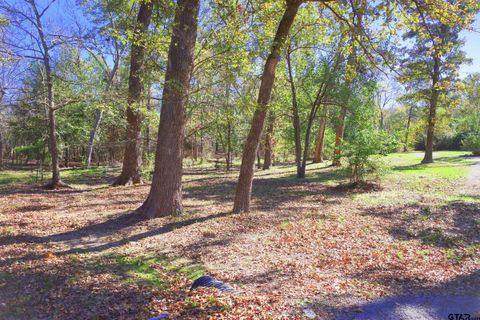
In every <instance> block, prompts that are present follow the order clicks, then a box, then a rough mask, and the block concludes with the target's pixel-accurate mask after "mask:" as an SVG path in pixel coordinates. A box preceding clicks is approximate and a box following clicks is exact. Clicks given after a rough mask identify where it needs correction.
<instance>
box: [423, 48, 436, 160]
mask: <svg viewBox="0 0 480 320" xmlns="http://www.w3.org/2000/svg"><path fill="white" fill-rule="evenodd" d="M433 61H434V65H433V75H432V94H431V97H430V107H429V110H428V126H427V141H426V143H425V156H424V157H423V160H422V163H432V162H433V138H434V135H435V122H436V113H437V102H438V96H439V95H440V91H439V90H438V88H437V83H438V82H439V80H440V58H438V57H436V56H435V57H434V59H433Z"/></svg>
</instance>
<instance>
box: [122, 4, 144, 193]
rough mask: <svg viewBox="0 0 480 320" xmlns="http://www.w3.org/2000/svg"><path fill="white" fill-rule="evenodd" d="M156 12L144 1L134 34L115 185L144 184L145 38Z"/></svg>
mask: <svg viewBox="0 0 480 320" xmlns="http://www.w3.org/2000/svg"><path fill="white" fill-rule="evenodd" d="M152 12H153V4H152V2H151V1H143V2H142V3H141V4H140V9H139V11H138V16H137V25H136V27H135V30H134V32H133V37H132V41H131V42H132V45H131V53H130V75H129V78H128V98H127V104H128V106H127V133H126V137H125V140H126V144H125V153H124V155H123V166H122V173H121V174H120V176H119V177H118V178H117V180H116V181H115V182H114V185H115V186H118V185H128V184H137V183H141V182H142V173H141V170H140V167H141V165H142V144H143V141H142V119H143V117H142V110H141V109H140V106H139V105H140V104H141V102H142V98H143V97H142V92H143V90H144V88H143V87H144V84H143V81H142V78H143V77H144V73H145V72H146V70H145V68H144V62H145V51H146V48H145V46H146V42H147V41H146V39H145V34H146V32H147V30H148V26H149V25H150V20H151V17H152Z"/></svg>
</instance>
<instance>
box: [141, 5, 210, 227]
mask: <svg viewBox="0 0 480 320" xmlns="http://www.w3.org/2000/svg"><path fill="white" fill-rule="evenodd" d="M199 7H200V0H179V1H178V2H177V7H176V12H175V19H174V23H173V26H174V27H173V32H172V39H171V42H170V48H169V51H168V64H167V72H166V74H165V85H164V88H163V95H162V109H161V114H160V125H159V129H158V140H157V150H156V159H155V171H154V174H153V181H152V187H151V189H150V193H149V195H148V197H147V199H146V200H145V202H144V203H143V205H142V206H141V207H140V208H139V209H138V211H139V212H140V213H142V214H144V215H146V216H147V217H150V218H153V217H159V216H167V215H173V214H176V213H180V212H182V211H183V205H182V171H183V166H182V161H183V142H184V133H185V105H186V102H187V98H188V91H189V89H190V78H191V74H192V69H193V58H194V49H195V41H196V38H197V18H198V11H199Z"/></svg>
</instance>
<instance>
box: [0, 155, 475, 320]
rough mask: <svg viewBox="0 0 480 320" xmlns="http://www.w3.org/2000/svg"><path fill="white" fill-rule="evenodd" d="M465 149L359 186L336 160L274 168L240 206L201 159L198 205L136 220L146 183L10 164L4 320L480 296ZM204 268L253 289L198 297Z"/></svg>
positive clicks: (266, 314)
mask: <svg viewBox="0 0 480 320" xmlns="http://www.w3.org/2000/svg"><path fill="white" fill-rule="evenodd" d="M463 155H464V153H463V152H437V153H435V154H434V157H435V160H436V161H435V163H434V164H430V165H420V164H418V163H419V162H420V160H421V158H422V154H421V153H418V152H413V153H404V154H394V155H389V156H388V157H387V158H386V163H387V167H388V168H387V172H386V174H385V176H383V177H382V178H381V180H380V181H379V185H378V186H376V187H372V188H357V189H351V188H348V187H346V182H348V181H347V180H346V177H345V173H344V171H343V170H342V169H337V168H333V167H329V166H327V164H312V165H309V166H308V170H307V178H306V179H303V180H299V179H296V178H295V175H294V173H295V168H294V166H292V165H282V166H276V167H274V168H273V169H271V170H268V171H258V172H256V175H255V181H254V187H253V207H252V211H251V212H250V213H248V214H240V215H234V214H232V213H231V208H232V199H233V193H234V187H235V181H236V177H237V175H238V172H231V173H225V172H223V171H220V170H214V169H211V168H206V167H195V166H192V167H188V168H186V169H185V177H184V181H185V184H184V204H185V214H183V215H181V216H178V217H168V218H158V219H153V220H144V219H142V218H141V217H139V216H137V215H134V214H132V211H133V210H134V209H135V208H137V207H139V206H140V205H141V203H142V201H143V200H144V199H145V197H146V195H147V193H148V191H149V186H148V185H142V186H134V187H117V188H113V187H109V186H108V184H109V183H110V182H112V180H113V179H114V177H115V175H116V174H117V173H118V170H117V169H108V168H107V169H105V168H97V169H90V170H81V169H77V170H68V171H67V170H65V171H63V172H62V174H63V176H64V180H65V181H66V182H68V183H69V184H70V185H71V186H72V189H62V190H60V191H47V190H44V189H42V188H41V187H40V185H36V184H32V175H33V173H32V172H30V171H5V172H2V173H0V319H148V318H150V317H153V316H157V315H160V314H163V313H167V314H169V316H170V319H302V318H310V319H314V318H315V319H316V318H318V319H334V318H336V317H337V316H338V315H340V314H342V313H344V312H354V313H358V314H359V315H360V314H361V313H362V312H363V308H364V305H366V303H368V302H369V301H374V300H375V299H377V298H382V297H392V296H399V295H400V296H401V295H408V294H410V295H413V294H414V295H421V294H427V295H462V296H476V297H478V295H479V291H478V288H480V188H479V187H478V179H479V178H480V160H479V159H478V158H473V157H464V156H463ZM201 274H209V275H213V276H215V277H216V278H218V279H220V280H222V281H224V282H226V283H228V284H230V285H232V286H234V287H235V288H236V289H237V290H238V291H239V294H236V295H229V294H221V293H218V292H216V291H215V290H214V289H201V290H195V291H193V292H189V286H190V284H191V282H192V279H194V278H196V277H198V276H199V275H201ZM460 312H461V310H460ZM242 317H243V318H242Z"/></svg>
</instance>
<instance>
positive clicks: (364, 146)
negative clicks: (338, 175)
mask: <svg viewBox="0 0 480 320" xmlns="http://www.w3.org/2000/svg"><path fill="white" fill-rule="evenodd" d="M397 147H398V143H397V141H396V140H395V138H394V137H392V136H389V135H388V134H387V133H386V132H384V131H379V130H375V129H373V130H372V129H363V130H360V131H358V132H356V133H355V134H354V135H353V136H352V137H351V139H350V140H349V141H346V142H345V147H344V152H343V155H344V157H345V158H346V160H347V171H348V173H349V176H350V180H351V182H352V183H357V182H363V181H365V180H366V179H367V177H369V176H374V177H379V176H380V175H381V174H383V173H384V164H383V161H382V159H381V157H380V156H381V155H386V154H387V153H389V152H392V151H394V150H395V149H396V148H397Z"/></svg>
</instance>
